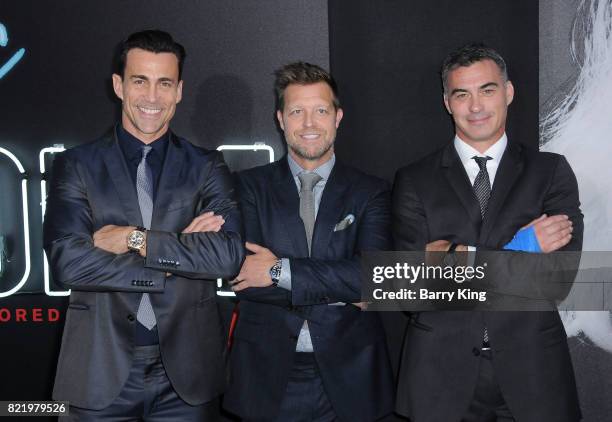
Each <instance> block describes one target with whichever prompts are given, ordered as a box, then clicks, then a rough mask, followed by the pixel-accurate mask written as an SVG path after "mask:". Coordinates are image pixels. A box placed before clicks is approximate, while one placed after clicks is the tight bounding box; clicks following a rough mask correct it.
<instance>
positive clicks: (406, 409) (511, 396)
mask: <svg viewBox="0 0 612 422" xmlns="http://www.w3.org/2000/svg"><path fill="white" fill-rule="evenodd" d="M442 83H443V87H444V104H445V106H446V109H447V111H448V112H449V113H450V114H451V115H452V118H453V121H454V123H455V136H454V139H453V140H452V141H451V142H449V143H448V145H447V146H445V147H444V148H442V149H440V150H438V151H436V152H434V153H433V154H431V155H429V156H427V157H425V158H423V159H422V160H420V161H418V162H416V163H414V164H411V165H409V166H407V167H404V168H402V169H400V170H399V171H398V172H397V175H396V178H395V185H394V187H393V237H394V242H395V248H396V249H397V250H404V251H422V250H425V249H426V250H428V251H448V252H449V253H451V254H452V253H453V251H454V250H457V251H461V250H463V251H466V250H476V251H491V250H493V251H496V250H498V251H501V250H502V249H513V250H520V251H529V252H538V253H549V252H553V251H556V250H563V251H580V249H581V247H582V231H583V222H582V213H581V211H580V207H579V206H580V202H579V200H578V185H577V183H576V178H575V176H574V173H573V172H572V169H571V168H570V166H569V164H568V162H567V160H566V159H565V158H564V157H563V156H561V155H558V154H552V153H544V152H538V151H537V150H532V149H529V148H526V147H525V146H523V145H522V144H521V143H520V142H519V141H520V140H516V139H509V137H508V136H507V135H506V131H505V130H506V116H507V111H508V106H509V105H510V103H511V102H512V100H513V98H514V87H513V85H512V82H510V80H509V79H508V74H507V71H506V63H505V62H504V59H503V58H502V57H501V56H500V55H499V53H497V52H496V51H495V50H493V49H491V48H488V47H485V46H483V45H478V44H477V45H467V46H464V47H462V48H460V49H458V50H456V51H454V52H452V53H451V54H449V55H448V56H447V58H446V60H445V62H444V64H443V67H442ZM526 226H528V227H526ZM519 238H520V239H521V240H520V242H519V241H518V239H519ZM516 245H523V246H520V247H517V246H516ZM515 262H517V261H515ZM522 262H525V261H522ZM485 265H486V264H485ZM489 268H490V267H489ZM573 274H574V275H575V272H574V273H573ZM569 275H570V276H569V277H568V278H569V280H563V281H569V282H568V283H563V284H564V285H565V286H567V287H569V286H571V281H572V280H571V278H572V277H571V275H572V274H571V272H570V274H569ZM496 276H498V275H493V276H492V277H496ZM502 276H506V275H505V274H504V275H502ZM505 282H506V283H507V284H513V285H517V284H522V285H531V284H532V280H517V279H516V277H515V278H513V277H512V276H511V275H510V276H507V278H506V279H505ZM501 287H502V289H503V287H504V286H501ZM532 287H534V288H535V289H536V290H537V286H532ZM506 288H507V287H506ZM559 290H560V292H559V294H560V296H563V294H567V290H565V289H559ZM561 290H564V292H561ZM520 293H521V294H523V291H521V292H520ZM546 296H548V294H547V295H546ZM526 297H529V296H526ZM561 298H562V297H557V298H552V297H551V299H561ZM546 299H548V297H546ZM550 309H551V311H542V312H470V311H435V312H421V313H418V314H412V316H411V324H409V326H408V330H407V333H406V337H405V340H404V349H403V355H402V363H401V367H400V374H399V382H398V395H397V406H396V407H397V411H398V412H399V413H401V414H403V415H406V416H409V417H410V419H411V420H412V421H414V422H428V421H431V422H438V421H459V420H461V421H463V422H480V421H508V422H509V421H514V420H517V421H527V422H541V421H558V422H574V421H578V420H579V419H580V409H579V406H578V397H577V392H576V384H575V381H574V372H573V369H572V362H571V359H570V355H569V350H568V346H567V338H566V335H565V330H564V329H563V325H562V323H561V319H560V318H559V314H558V312H556V308H554V306H552V304H551V306H550Z"/></svg>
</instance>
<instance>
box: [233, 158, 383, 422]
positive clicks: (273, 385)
mask: <svg viewBox="0 0 612 422" xmlns="http://www.w3.org/2000/svg"><path fill="white" fill-rule="evenodd" d="M239 186H240V187H239V193H240V194H239V196H240V203H241V209H242V215H243V221H244V224H245V237H246V240H248V241H250V242H255V243H257V244H260V245H263V246H265V247H267V248H269V249H270V250H271V251H272V252H273V253H274V254H276V256H278V257H284V258H289V260H290V265H291V280H292V290H291V291H288V290H285V289H282V288H280V287H272V286H270V287H265V288H250V289H245V290H244V291H242V292H239V293H238V294H237V296H238V298H239V299H240V316H239V318H238V323H237V326H236V330H235V332H234V344H233V346H232V347H233V348H232V352H231V358H230V362H231V369H232V377H231V383H230V389H229V391H228V393H227V394H226V395H225V399H224V405H225V407H226V408H228V409H229V410H230V411H232V412H234V413H237V414H239V415H241V416H242V417H247V418H252V419H257V418H273V417H274V416H275V415H276V413H277V412H278V410H279V407H280V404H281V401H282V399H283V395H284V393H285V388H286V385H287V381H288V378H289V375H290V371H291V368H292V366H293V359H294V355H295V348H296V343H297V338H298V335H299V332H300V329H301V327H302V324H303V323H304V320H307V321H308V326H309V329H310V335H311V338H312V343H313V347H314V353H315V356H316V360H317V364H318V366H319V369H320V374H321V377H322V379H323V384H324V386H325V390H326V392H327V394H328V396H329V399H330V401H331V403H332V406H333V408H334V410H335V412H336V414H337V415H338V417H339V418H340V420H344V421H372V420H374V419H376V418H378V417H381V416H383V415H385V414H387V413H389V412H391V410H392V406H393V394H394V391H393V386H392V373H391V369H390V364H389V359H388V355H387V350H386V344H385V337H384V331H383V327H382V325H381V322H380V319H379V316H378V315H377V314H376V313H371V312H362V311H360V309H359V308H357V307H356V306H353V305H350V303H356V302H359V301H360V300H361V275H360V264H359V255H360V253H361V252H362V251H366V250H384V249H388V247H389V246H390V236H389V224H390V212H389V211H390V209H389V208H390V192H389V189H388V187H387V185H386V183H385V182H383V181H382V180H379V179H376V178H374V177H371V176H367V175H365V174H363V173H361V172H358V171H356V170H354V169H351V168H349V167H346V166H344V165H342V164H341V163H340V162H338V161H336V164H335V166H334V168H333V170H332V173H331V175H330V178H329V180H328V182H327V184H326V186H325V190H324V191H323V196H322V198H321V203H320V205H319V211H318V214H317V219H316V223H315V228H314V234H313V240H312V254H311V258H308V246H307V243H306V234H305V231H304V225H303V223H302V220H301V219H300V216H299V195H298V191H297V188H296V185H295V182H294V179H293V176H292V175H291V171H290V169H289V165H288V163H287V159H286V158H283V159H281V160H280V161H278V162H275V163H272V164H269V165H266V166H262V167H258V168H255V169H251V170H247V171H244V172H242V173H241V174H240V185H239ZM348 214H353V216H354V217H355V221H354V222H353V223H352V224H351V225H349V226H348V227H346V228H345V229H343V230H338V231H334V226H335V225H336V224H337V223H338V222H340V221H341V220H342V219H343V218H344V217H346V216H347V215H348ZM335 302H345V303H347V305H345V306H329V305H328V304H330V303H335Z"/></svg>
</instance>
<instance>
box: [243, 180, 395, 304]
mask: <svg viewBox="0 0 612 422" xmlns="http://www.w3.org/2000/svg"><path fill="white" fill-rule="evenodd" d="M240 198H241V207H242V213H243V218H244V221H245V225H246V233H247V235H246V237H247V239H248V240H251V241H256V242H260V243H261V240H260V239H262V237H261V233H260V230H261V229H260V221H259V217H258V216H257V207H256V202H255V197H254V195H253V194H252V192H251V190H250V188H249V186H248V185H246V184H245V183H242V184H241V188H240ZM389 202H390V195H389V191H388V190H387V189H382V188H381V189H380V190H378V191H377V192H375V193H373V194H372V195H371V196H370V197H369V198H368V202H367V204H366V206H365V209H364V210H363V214H362V215H361V216H360V217H359V218H357V220H356V224H358V227H357V230H358V235H357V243H356V245H355V246H354V255H353V256H352V257H350V258H345V259H335V260H334V259H318V258H290V259H289V263H290V267H291V279H292V283H291V290H290V291H289V290H285V289H283V288H281V287H276V286H272V280H271V277H270V273H269V271H270V268H271V267H272V265H273V264H274V263H275V262H276V260H277V259H278V257H277V256H276V255H275V254H274V253H273V252H272V251H271V250H270V249H268V248H265V247H263V246H260V245H258V244H256V243H248V242H247V249H248V250H249V251H251V252H253V254H252V255H248V256H247V257H246V258H245V261H244V264H243V265H242V268H241V270H240V273H239V274H238V276H237V277H236V280H234V281H233V287H232V289H233V290H234V291H235V292H236V296H238V298H240V299H244V300H252V301H260V302H266V303H273V304H277V305H281V306H302V305H315V304H324V303H335V302H344V303H354V304H356V305H357V306H359V304H358V302H359V301H360V300H361V274H360V269H361V268H360V263H359V257H360V253H361V252H362V251H368V250H387V249H389V246H390V241H389V240H390V237H389V223H390V207H389Z"/></svg>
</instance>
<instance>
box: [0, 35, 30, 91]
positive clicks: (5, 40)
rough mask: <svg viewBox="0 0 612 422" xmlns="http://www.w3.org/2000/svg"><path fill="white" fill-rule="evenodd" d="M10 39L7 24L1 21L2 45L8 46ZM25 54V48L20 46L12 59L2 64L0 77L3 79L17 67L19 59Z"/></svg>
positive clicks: (0, 37)
mask: <svg viewBox="0 0 612 422" xmlns="http://www.w3.org/2000/svg"><path fill="white" fill-rule="evenodd" d="M8 41H9V38H8V32H7V31H6V26H4V25H2V24H1V23H0V47H6V46H7V45H8ZM24 54H25V48H20V49H19V50H17V51H16V52H15V53H14V54H13V55H12V56H11V58H10V59H8V61H7V62H6V63H4V64H3V65H2V66H0V79H2V77H3V76H4V75H6V74H7V73H8V72H9V70H11V69H12V68H13V67H15V65H16V64H17V63H18V62H19V60H21V59H22V58H23V55H24Z"/></svg>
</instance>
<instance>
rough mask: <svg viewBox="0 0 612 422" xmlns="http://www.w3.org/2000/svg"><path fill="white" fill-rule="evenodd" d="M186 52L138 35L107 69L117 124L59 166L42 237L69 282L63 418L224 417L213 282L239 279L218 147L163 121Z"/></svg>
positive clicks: (58, 384) (230, 198)
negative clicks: (116, 101)
mask: <svg viewBox="0 0 612 422" xmlns="http://www.w3.org/2000/svg"><path fill="white" fill-rule="evenodd" d="M184 57H185V51H184V49H183V47H182V46H181V45H180V44H178V43H176V42H175V41H174V40H173V39H172V37H171V36H170V35H169V34H167V33H165V32H162V31H156V30H151V31H143V32H139V33H135V34H132V35H131V36H130V37H129V38H128V39H127V40H126V41H124V42H123V43H122V44H121V48H120V51H119V55H118V68H117V71H116V73H115V74H114V75H113V88H114V91H115V93H116V94H117V96H118V97H119V98H120V99H121V100H122V104H123V107H122V114H121V122H120V123H119V124H117V125H116V127H115V128H114V129H113V130H112V131H111V132H110V133H109V134H107V135H106V136H104V137H102V138H100V139H98V140H96V141H94V142H91V143H88V144H85V145H81V146H78V147H76V148H73V149H70V150H68V151H66V152H65V153H63V154H61V155H60V156H58V157H57V159H56V161H55V164H54V167H53V171H54V174H53V181H52V183H51V190H50V193H49V199H48V203H47V204H48V205H47V213H46V216H45V223H44V244H45V250H46V252H47V255H48V256H49V259H50V264H51V269H52V272H53V276H54V278H55V280H56V281H57V282H59V283H61V284H63V285H65V286H67V287H69V288H70V289H72V293H71V295H70V304H69V307H68V312H67V315H66V325H65V329H64V335H63V339H62V348H61V353H60V357H59V362H58V366H57V376H56V379H55V387H54V391H53V398H54V399H55V400H66V401H69V402H70V416H68V417H67V418H69V420H79V421H82V420H87V421H89V420H122V421H123V420H126V421H128V420H134V421H136V420H145V421H171V422H175V421H201V420H210V421H213V420H217V418H218V415H216V413H217V412H218V410H217V408H218V406H217V403H216V402H215V401H214V399H215V398H216V397H217V396H219V395H220V394H221V393H222V392H223V391H224V389H225V386H226V370H225V360H226V359H225V340H224V339H225V335H224V330H223V328H222V324H221V321H220V318H219V311H218V308H217V304H216V300H215V299H216V284H215V282H214V280H215V279H216V278H217V277H233V276H235V275H236V274H237V273H238V271H239V269H240V265H241V263H242V260H243V258H244V251H243V245H242V241H241V238H240V235H239V230H240V225H241V223H240V212H239V210H238V207H237V204H236V201H235V199H234V190H233V187H232V181H231V177H230V174H229V171H228V169H227V166H226V165H225V163H224V162H223V159H222V157H221V155H220V154H219V153H217V152H216V151H207V150H204V149H202V148H198V147H196V146H194V145H192V144H190V143H189V142H187V141H186V140H184V139H182V138H179V137H178V136H176V135H174V134H173V133H172V132H171V131H170V130H169V123H170V120H171V119H172V117H173V116H174V112H175V109H176V104H178V102H179V101H180V100H181V96H182V88H183V81H182V80H181V70H182V65H183V60H184ZM221 226H223V228H222V229H221Z"/></svg>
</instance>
